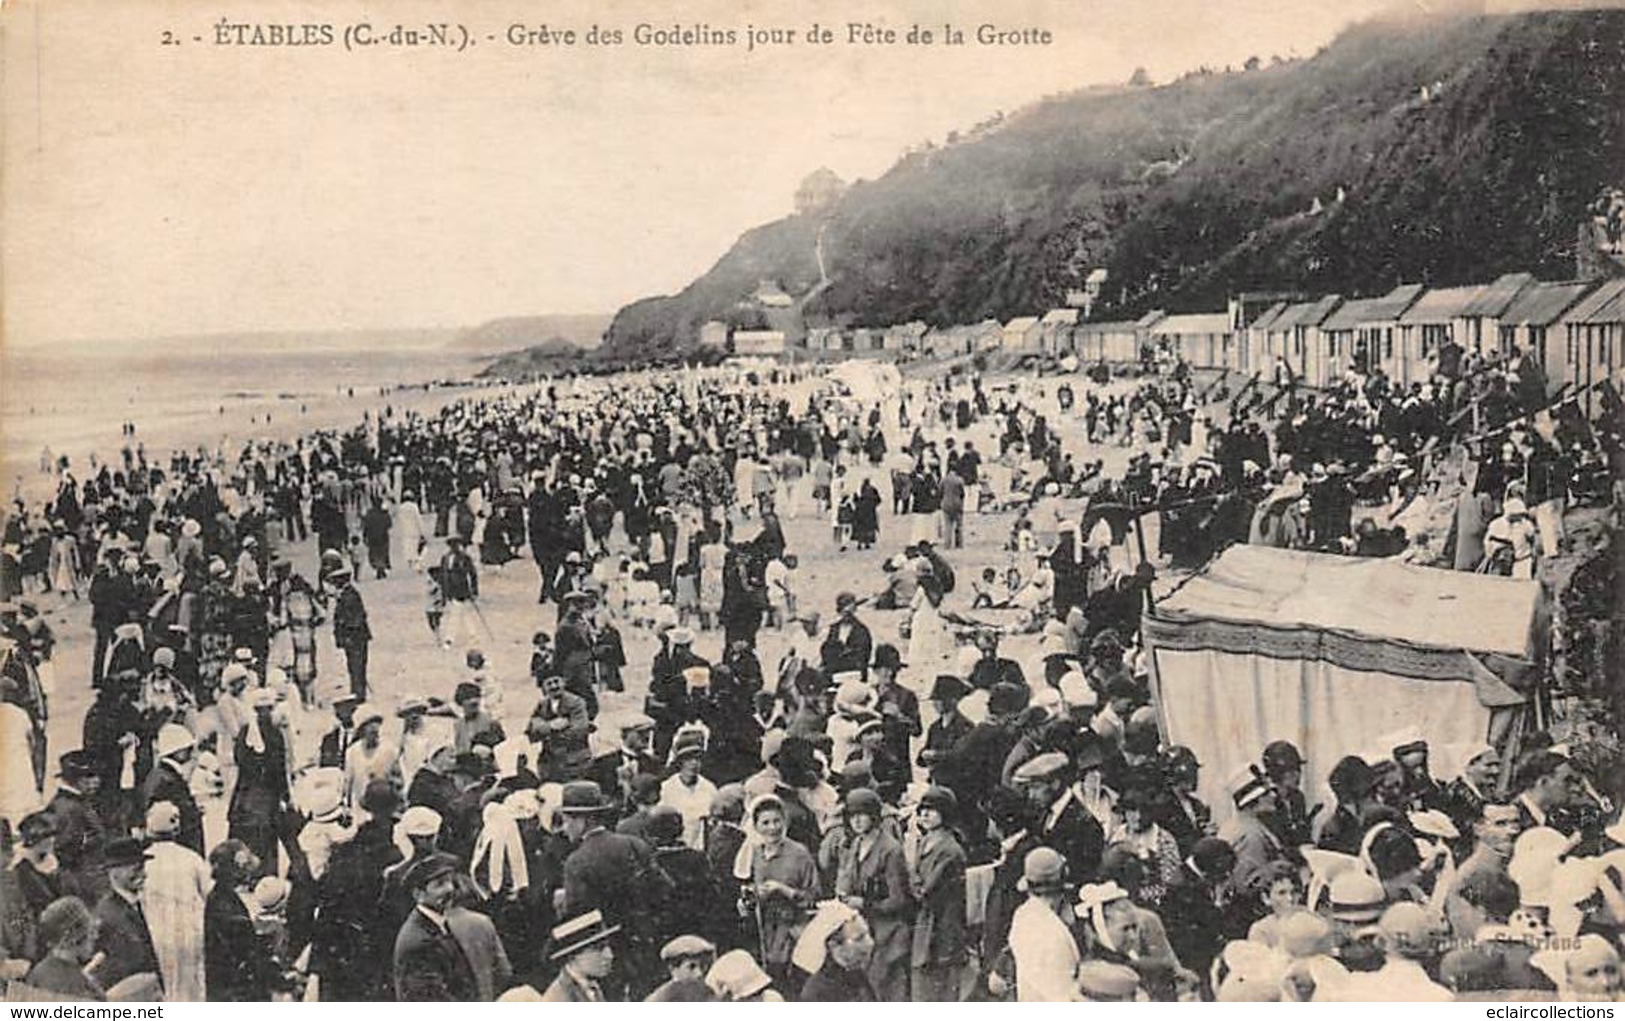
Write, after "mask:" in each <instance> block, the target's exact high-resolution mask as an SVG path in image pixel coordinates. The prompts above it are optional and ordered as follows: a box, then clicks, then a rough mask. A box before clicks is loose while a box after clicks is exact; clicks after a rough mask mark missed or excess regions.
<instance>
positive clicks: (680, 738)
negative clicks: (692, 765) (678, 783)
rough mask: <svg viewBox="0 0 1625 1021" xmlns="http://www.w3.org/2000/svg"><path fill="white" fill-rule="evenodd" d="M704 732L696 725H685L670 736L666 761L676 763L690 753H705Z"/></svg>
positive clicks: (700, 754) (699, 754)
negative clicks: (669, 747) (669, 750)
mask: <svg viewBox="0 0 1625 1021" xmlns="http://www.w3.org/2000/svg"><path fill="white" fill-rule="evenodd" d="M705 745H706V734H705V731H703V730H701V729H699V728H698V727H685V728H683V729H682V730H679V731H678V732H677V735H676V736H675V737H673V738H672V742H671V752H670V754H669V755H668V756H667V762H668V763H670V764H672V765H676V764H677V763H679V762H681V761H682V760H683V759H685V758H687V757H688V756H690V755H697V756H701V757H703V756H704V755H705Z"/></svg>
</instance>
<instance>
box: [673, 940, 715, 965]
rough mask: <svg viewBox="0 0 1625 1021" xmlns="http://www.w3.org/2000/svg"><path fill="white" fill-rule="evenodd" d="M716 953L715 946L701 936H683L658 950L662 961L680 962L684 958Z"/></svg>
mask: <svg viewBox="0 0 1625 1021" xmlns="http://www.w3.org/2000/svg"><path fill="white" fill-rule="evenodd" d="M716 952H717V946H716V944H715V943H712V942H711V941H710V940H708V939H705V938H704V937H701V936H695V935H685V936H678V937H677V938H676V939H673V940H669V941H667V943H666V945H665V946H663V947H661V948H660V959H661V960H662V961H667V962H670V961H680V960H682V959H683V958H685V957H705V956H707V955H710V954H714V953H716Z"/></svg>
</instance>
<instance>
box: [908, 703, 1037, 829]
mask: <svg viewBox="0 0 1625 1021" xmlns="http://www.w3.org/2000/svg"><path fill="white" fill-rule="evenodd" d="M1026 707H1027V689H1025V688H1018V687H1016V686H1015V685H1013V684H998V685H994V687H993V690H992V691H991V692H989V693H988V700H987V719H985V720H983V721H982V722H981V723H978V724H976V725H975V726H973V727H972V728H971V729H970V732H969V733H967V734H966V735H965V736H964V737H962V738H960V739H959V741H958V742H957V743H956V744H955V745H954V746H953V747H952V748H950V749H948V751H946V752H945V753H943V754H942V755H941V756H940V757H938V758H936V759H934V760H933V762H932V772H931V776H932V782H933V783H937V784H941V785H942V786H944V787H947V788H948V789H949V790H951V791H953V792H954V797H956V798H958V799H959V811H960V821H961V823H962V825H963V827H964V830H965V832H966V833H973V834H981V833H983V832H985V831H986V829H987V817H986V816H985V815H983V813H982V804H983V802H984V801H985V800H986V799H987V796H988V795H989V794H990V793H992V791H993V789H994V788H995V787H997V786H998V785H999V778H1000V776H1001V775H1002V773H1003V770H1004V760H1005V759H1007V758H1009V757H1010V749H1012V748H1014V747H1015V746H1016V741H1017V740H1018V738H1019V737H1020V735H1019V734H1018V733H1017V731H1016V728H1015V719H1016V716H1017V714H1019V713H1020V712H1021V711H1022V710H1023V709H1025V708H1026Z"/></svg>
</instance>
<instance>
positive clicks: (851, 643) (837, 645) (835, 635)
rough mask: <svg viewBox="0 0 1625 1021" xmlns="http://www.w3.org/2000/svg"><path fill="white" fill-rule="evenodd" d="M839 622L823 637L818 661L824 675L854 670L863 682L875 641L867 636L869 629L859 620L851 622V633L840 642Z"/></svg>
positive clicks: (870, 636) (866, 677) (867, 674)
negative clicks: (822, 667)
mask: <svg viewBox="0 0 1625 1021" xmlns="http://www.w3.org/2000/svg"><path fill="white" fill-rule="evenodd" d="M841 623H842V622H841V621H836V622H835V623H834V624H831V625H830V628H829V634H828V635H826V636H825V637H824V644H823V645H822V646H820V647H819V650H818V655H819V659H820V660H821V661H822V662H823V666H824V672H825V673H826V674H831V675H833V674H838V673H844V672H847V671H852V670H855V671H857V672H858V673H861V674H862V675H863V677H864V679H865V680H867V679H868V677H869V656H870V654H871V653H872V652H873V651H874V645H875V640H874V637H873V636H872V635H870V634H869V628H868V627H867V626H866V625H865V624H864V623H863V621H861V620H854V621H852V631H851V633H849V634H848V635H847V636H846V641H844V642H843V641H841V639H840V633H841Z"/></svg>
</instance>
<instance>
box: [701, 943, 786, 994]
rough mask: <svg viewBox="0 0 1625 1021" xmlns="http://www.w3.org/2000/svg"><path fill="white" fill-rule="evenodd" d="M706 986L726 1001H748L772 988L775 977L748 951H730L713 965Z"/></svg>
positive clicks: (707, 976) (708, 973)
mask: <svg viewBox="0 0 1625 1021" xmlns="http://www.w3.org/2000/svg"><path fill="white" fill-rule="evenodd" d="M705 984H706V985H708V986H710V987H711V991H712V992H714V993H716V994H717V995H718V996H721V997H723V998H725V999H728V1000H734V1001H739V1000H748V999H750V998H751V997H752V996H755V995H757V994H758V993H760V992H762V991H763V990H764V989H768V988H770V987H772V985H773V976H771V975H769V974H768V973H767V972H765V971H763V970H762V966H761V965H759V964H757V963H756V958H754V957H752V956H751V955H750V952H749V951H748V950H730V951H728V952H727V953H725V954H723V955H722V956H721V957H719V958H717V963H715V964H713V965H711V970H710V971H709V972H707V973H706V975H705Z"/></svg>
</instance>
